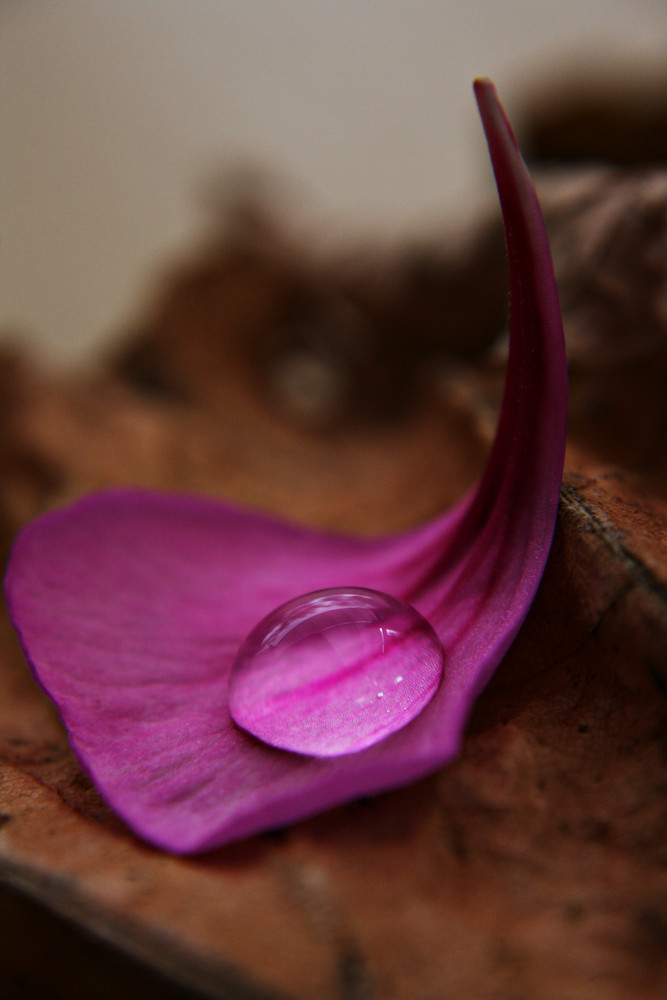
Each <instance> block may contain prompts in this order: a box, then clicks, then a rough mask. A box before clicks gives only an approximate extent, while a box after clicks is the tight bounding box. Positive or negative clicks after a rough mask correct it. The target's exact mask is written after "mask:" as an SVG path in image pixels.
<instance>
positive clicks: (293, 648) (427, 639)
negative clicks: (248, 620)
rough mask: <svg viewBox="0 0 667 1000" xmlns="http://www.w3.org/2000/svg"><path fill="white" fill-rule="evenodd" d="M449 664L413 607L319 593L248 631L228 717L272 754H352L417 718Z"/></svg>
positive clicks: (365, 595) (378, 596)
mask: <svg viewBox="0 0 667 1000" xmlns="http://www.w3.org/2000/svg"><path fill="white" fill-rule="evenodd" d="M443 663H444V651H443V648H442V645H441V644H440V641H439V639H438V637H437V635H436V634H435V632H434V631H433V629H432V628H431V626H430V625H429V623H428V622H427V621H426V619H425V618H423V617H422V615H420V614H419V612H418V611H416V610H415V609H414V608H413V607H411V606H410V605H409V604H404V603H403V602H402V601H399V600H397V599H396V598H394V597H389V596H388V595H387V594H382V593H380V592H379V591H376V590H366V589H362V588H358V587H337V588H334V589H331V590H318V591H315V592H313V593H311V594H305V595H304V596H302V597H297V598H296V599H295V600H293V601H289V602H288V603H287V604H283V605H282V606H281V607H279V608H277V609H276V610H275V611H273V612H272V613H271V614H270V615H268V616H267V617H266V618H264V619H263V621H261V622H260V623H259V625H257V626H256V627H255V628H254V629H253V631H252V632H251V633H250V635H249V636H248V638H247V639H246V640H245V642H244V643H243V645H242V646H241V648H240V649H239V652H238V654H237V657H236V660H235V662H234V666H233V668H232V672H231V676H230V681H229V709H230V712H231V715H232V718H233V719H234V721H235V722H236V723H237V725H239V726H240V727H241V728H243V729H245V730H247V731H248V732H249V733H252V734H253V735H254V736H256V737H258V738H259V739H260V740H262V741H263V742H265V743H268V744H270V745H271V746H275V747H279V748H281V749H283V750H292V751H294V752H296V753H303V754H310V755H313V756H317V757H333V756H338V755H340V754H345V753H354V752H356V751H358V750H363V749H365V748H366V747H369V746H372V745H373V744H374V743H377V742H379V741H380V740H382V739H384V738H385V737H386V736H389V735H390V734H391V733H393V732H395V731H396V730H398V729H402V728H403V726H405V725H407V723H408V722H411V721H412V719H414V718H415V716H417V715H419V713H420V712H421V711H422V709H423V708H424V707H425V706H426V705H427V704H428V702H429V701H430V700H431V698H432V697H433V695H434V694H435V692H436V690H437V688H438V685H439V683H440V679H441V676H442V671H443Z"/></svg>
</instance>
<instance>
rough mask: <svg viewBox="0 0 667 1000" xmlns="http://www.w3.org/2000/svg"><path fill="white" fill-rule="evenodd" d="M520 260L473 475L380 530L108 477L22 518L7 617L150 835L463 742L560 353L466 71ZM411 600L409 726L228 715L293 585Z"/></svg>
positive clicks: (198, 841) (502, 149) (275, 802)
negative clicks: (291, 725)
mask: <svg viewBox="0 0 667 1000" xmlns="http://www.w3.org/2000/svg"><path fill="white" fill-rule="evenodd" d="M475 89H476V94H477V99H478V103H479V106H480V111H481V115H482V119H483V122H484V128H485V131H486V134H487V139H488V142H489V148H490V151H491V157H492V161H493V165H494V169H495V172H496V178H497V182H498V188H499V192H500V197H501V203H502V207H503V214H504V221H505V228H506V234H507V243H508V251H509V258H510V272H511V292H512V316H511V350H510V360H509V369H508V375H507V386H506V392H505V401H504V403H503V409H502V414H501V418H500V423H499V427H498V432H497V436H496V441H495V443H494V446H493V449H492V452H491V455H490V458H489V462H488V465H487V468H486V471H485V474H484V476H483V479H482V481H481V483H480V485H479V487H478V488H477V489H476V490H475V491H474V492H473V493H472V494H471V495H470V496H469V497H468V498H466V499H465V500H464V501H463V502H462V503H461V504H459V505H458V506H457V507H456V508H455V509H454V510H452V511H450V512H448V513H445V514H443V515H442V516H440V517H439V518H437V519H436V520H434V521H432V522H431V523H429V524H427V525H424V526H423V527H420V528H418V529H417V530H415V531H411V532H408V533H405V534H403V535H399V536H397V537H394V538H390V539H383V540H359V539H351V538H347V537H342V536H337V535H332V534H321V533H317V532H314V531H310V530H308V529H305V528H300V527H297V526H295V525H291V524H288V523H285V522H282V521H277V520H273V519H270V518H267V517H262V516H260V515H257V514H252V513H249V512H247V511H243V510H238V509H235V508H233V507H230V506H227V505H224V504H219V503H216V502H214V501H211V500H206V499H197V498H188V497H183V496H175V495H166V494H157V493H142V492H133V491H118V492H109V493H104V494H99V495H95V496H91V497H88V498H85V499H83V500H81V501H79V502H78V503H76V504H74V505H72V506H70V507H67V508H65V509H62V510H58V511H54V512H51V513H48V514H46V515H44V516H43V517H41V518H39V519H38V520H36V521H35V522H33V523H32V524H30V525H29V526H28V527H27V528H25V529H24V531H23V532H22V533H21V534H20V536H19V537H18V539H17V540H16V543H15V546H14V550H13V554H12V557H11V560H10V565H9V568H8V572H7V579H6V589H7V598H8V605H9V609H10V614H11V616H12V620H13V622H14V624H15V627H16V628H17V630H18V632H19V634H20V637H21V641H22V644H23V647H24V650H25V652H26V655H27V657H28V659H29V661H30V663H31V664H32V667H33V669H34V671H35V674H36V676H37V678H38V679H39V681H40V683H41V684H42V686H43V687H44V689H45V690H46V691H47V693H48V694H49V695H50V697H51V698H52V699H53V701H54V702H55V703H56V705H57V706H58V709H59V711H60V714H61V717H62V719H63V722H64V723H65V725H66V726H67V729H68V731H69V737H70V741H71V745H72V747H73V749H74V751H75V752H76V754H77V755H78V757H79V759H80V760H81V763H82V764H83V766H84V767H85V768H86V769H87V771H88V772H89V773H90V775H91V776H92V778H93V780H94V781H95V783H96V785H97V787H98V788H99V790H100V791H101V792H102V794H103V795H104V796H105V798H106V799H107V801H108V802H109V804H110V805H111V806H112V807H113V808H114V809H115V810H116V811H117V812H118V813H119V814H120V815H121V816H123V817H124V818H125V820H126V821H127V822H128V824H129V825H130V826H131V827H132V828H133V829H134V830H135V831H136V832H137V833H138V834H140V835H141V836H143V837H145V838H146V839H147V840H149V841H151V842H152V843H154V844H157V845H159V846H161V847H164V848H166V849H168V850H171V851H174V852H177V853H187V852H193V851H202V850H206V849H209V848H213V847H216V846H220V845H221V844H224V843H227V842H229V841H231V840H234V839H238V838H241V837H244V836H247V835H249V834H252V833H256V832H258V831H260V830H265V829H268V828H271V827H276V826H279V825H282V824H285V823H288V822H292V821H294V820H297V819H299V818H301V817H304V816H307V815H310V814H313V813H315V812H318V811H320V810H322V809H326V808H328V807H330V806H332V805H334V804H336V803H340V802H343V801H346V800H349V799H351V798H353V797H355V796H357V795H361V794H369V793H372V792H377V791H380V790H383V789H388V788H391V787H395V786H398V785H400V784H403V783H405V782H408V781H411V780H414V779H416V778H419V777H422V776H424V775H425V774H428V773H429V772H431V771H433V770H435V769H436V768H438V767H441V766H442V765H444V764H446V763H447V762H448V761H449V760H451V758H452V757H453V756H454V755H455V754H456V752H457V750H458V748H459V746H460V742H461V736H462V731H463V727H464V725H465V721H466V719H467V716H468V713H469V711H470V709H471V707H472V705H473V703H474V700H475V698H476V696H477V695H478V693H479V692H480V690H481V689H482V687H483V686H484V685H485V684H486V682H487V681H488V679H489V677H490V676H491V674H492V672H493V671H494V669H495V668H496V667H497V666H498V664H499V662H500V660H501V658H502V656H503V655H504V653H505V651H506V650H507V648H508V646H509V645H510V643H511V642H512V640H513V638H514V636H515V635H516V633H517V631H518V629H519V627H520V625H521V623H522V621H523V619H524V617H525V615H526V613H527V611H528V608H529V606H530V604H531V602H532V599H533V596H534V594H535V590H536V588H537V586H538V584H539V580H540V578H541V575H542V571H543V568H544V564H545V562H546V559H547V555H548V551H549V547H550V544H551V537H552V533H553V527H554V522H555V516H556V509H557V503H558V495H559V486H560V479H561V474H562V464H563V454H564V442H565V418H566V406H567V400H566V369H565V358H564V348H563V339H562V329H561V324H560V314H559V309H558V301H557V296H556V290H555V283H554V278H553V272H552V267H551V261H550V255H549V250H548V245H547V241H546V236H545V233H544V227H543V224H542V219H541V215H540V211H539V207H538V205H537V200H536V197H535V194H534V191H533V188H532V185H531V183H530V180H529V178H528V174H527V171H526V169H525V166H524V164H523V161H522V160H521V158H520V156H519V154H518V151H517V149H516V145H515V143H514V140H513V136H512V133H511V130H510V128H509V126H508V124H507V122H506V120H505V118H504V115H503V113H502V109H501V108H500V105H499V104H498V102H497V98H496V96H495V91H494V89H493V87H492V85H491V84H490V83H489V82H488V81H478V82H477V83H476V85H475ZM349 586H354V587H362V588H370V589H374V590H379V591H382V592H385V593H388V594H392V595H394V596H395V597H397V598H399V599H401V600H403V601H408V602H410V603H411V604H413V605H414V606H415V607H416V608H417V609H418V610H419V611H420V612H421V613H422V614H423V615H424V616H425V617H426V618H427V619H428V620H429V621H430V622H431V624H432V625H433V626H434V628H435V629H436V631H437V633H438V636H439V638H440V641H441V642H442V644H443V646H444V648H445V655H446V670H445V674H444V677H443V680H442V683H441V685H440V687H439V688H438V690H437V692H436V693H435V695H434V697H433V698H432V700H431V701H430V702H429V704H428V705H427V706H426V707H425V708H424V709H423V711H421V713H420V714H418V715H417V717H416V718H414V719H413V721H412V722H410V724H409V725H407V726H405V727H404V728H402V729H400V730H399V731H397V732H394V733H393V734H392V735H389V736H387V737H386V738H385V739H383V740H382V741H381V742H379V743H377V744H376V745H374V746H371V747H369V748H367V749H363V750H360V751H359V752H358V753H351V754H347V755H345V756H340V757H332V758H329V759H322V758H317V757H309V756H303V755H301V754H294V753H289V752H286V751H284V750H276V749H273V748H272V747H269V746H267V745H265V744H263V743H261V742H259V741H258V740H256V739H255V738H254V737H252V736H250V735H249V734H247V733H246V732H244V731H243V730H241V729H240V728H239V727H238V726H236V725H235V724H234V722H233V721H232V718H231V716H230V713H229V708H228V684H229V676H230V671H231V667H232V663H233V660H234V657H235V655H236V652H237V650H238V648H239V645H240V644H241V643H242V642H243V640H244V638H245V637H246V635H247V634H248V633H249V632H250V630H251V629H252V628H253V627H254V626H255V625H256V624H257V623H258V622H259V621H260V619H262V618H263V617H264V616H265V615H267V614H269V613H270V612H272V611H273V610H274V609H275V608H277V607H278V606H279V605H281V604H283V603H284V602H285V601H288V600H291V599H293V598H295V597H298V596H299V595H301V594H305V593H308V592H310V591H315V590H320V589H324V588H331V587H349Z"/></svg>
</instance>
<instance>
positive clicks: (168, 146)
mask: <svg viewBox="0 0 667 1000" xmlns="http://www.w3.org/2000/svg"><path fill="white" fill-rule="evenodd" d="M665 52H667V4H665V3H664V0H589V2H586V0H486V2H485V0H450V2H447V0H439V2H437V0H403V2H399V0H189V2H185V0H0V102H1V103H0V113H1V132H0V136H1V139H0V142H1V169H2V174H1V181H2V198H1V202H0V234H1V239H2V242H1V248H2V259H1V270H0V282H1V285H0V325H1V326H2V327H3V328H14V329H16V330H19V331H24V332H26V333H28V334H29V335H30V337H31V338H32V340H33V342H34V344H35V346H36V348H37V349H38V350H39V353H40V356H41V357H43V358H44V359H45V360H49V359H53V358H61V359H62V358H66V359H69V360H72V359H74V360H76V359H79V358H82V357H85V356H87V355H88V354H89V353H90V351H91V349H92V348H94V347H95V345H98V344H100V343H101V342H102V341H103V339H104V338H105V336H107V335H108V333H109V331H112V330H113V329H114V328H118V326H119V324H122V323H123V322H124V321H125V319H126V318H129V317H131V316H132V315H133V313H134V312H136V310H138V309H140V307H141V303H142V300H143V299H144V298H145V295H146V294H147V291H146V290H147V288H148V287H149V286H150V281H151V278H152V277H153V276H154V275H155V274H156V273H159V268H160V263H161V262H162V261H163V260H165V259H169V257H171V256H173V255H175V254H178V253H179V252H182V251H183V250H184V249H185V248H187V247H188V245H190V244H191V243H192V242H193V241H194V240H195V239H196V238H197V237H198V236H199V235H200V234H201V233H202V232H203V231H204V226H205V218H206V215H205V212H204V211H203V210H202V204H201V202H202V198H201V195H202V191H204V190H205V189H206V187H207V184H208V182H209V181H210V180H211V178H213V177H215V176H217V175H218V173H219V172H220V171H224V170H225V169H228V168H231V167H233V166H234V165H235V164H237V163H240V162H241V163H243V162H254V163H256V164H258V165H260V166H262V165H266V166H268V167H270V168H271V169H273V170H276V171H278V172H279V173H281V174H282V175H284V176H285V177H287V178H291V179H292V180H293V181H294V182H295V188H296V190H297V191H299V192H301V194H302V198H301V201H300V208H299V212H300V213H301V214H302V215H303V218H304V219H308V221H309V224H310V225H311V226H312V228H313V232H317V233H319V234H322V235H327V236H328V237H329V238H331V239H338V238H340V236H341V234H342V233H344V232H346V231H347V232H350V231H351V232H353V233H356V232H361V231H364V232H370V233H373V234H374V236H375V238H385V239H390V238H391V237H392V236H395V235H396V234H397V233H400V232H405V233H411V232H417V231H418V230H419V228H420V227H423V226H431V227H432V226H433V225H434V224H440V222H441V221H442V223H443V224H444V223H445V222H446V221H447V220H448V219H451V218H453V217H455V216H456V215H457V213H458V214H459V215H460V214H461V212H462V211H463V209H465V210H466V211H467V210H468V208H469V206H470V205H471V203H473V201H474V199H476V198H478V197H479V194H480V191H486V192H487V193H488V191H489V188H490V179H489V175H488V172H487V166H486V160H485V154H484V151H483V145H482V139H481V134H480V130H479V126H478V122H477V117H476V112H475V108H474V104H473V100H472V96H471V90H470V84H471V80H472V78H473V77H474V76H475V75H478V74H483V75H489V76H492V77H493V78H494V79H495V81H496V83H497V85H498V88H499V90H500V92H501V96H502V97H503V99H504V101H505V103H506V105H507V106H508V109H509V110H510V112H511V111H512V109H513V108H516V107H517V106H519V105H520V104H521V100H522V98H523V97H525V96H526V94H527V93H529V91H530V89H531V88H535V87H536V86H537V85H538V84H539V83H540V81H542V80H543V78H544V76H545V75H546V76H547V77H549V78H552V79H553V78H556V77H557V76H558V75H559V74H561V75H562V74H566V73H571V72H579V71H582V70H584V69H585V70H587V71H588V72H589V73H591V74H593V75H595V74H596V73H598V72H599V73H600V74H604V73H605V72H608V71H609V69H610V67H615V66H616V67H618V69H619V72H623V73H629V74H634V73H639V74H641V73H642V72H644V71H645V70H654V69H655V68H656V67H657V66H659V65H660V63H661V61H664V59H665Z"/></svg>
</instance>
